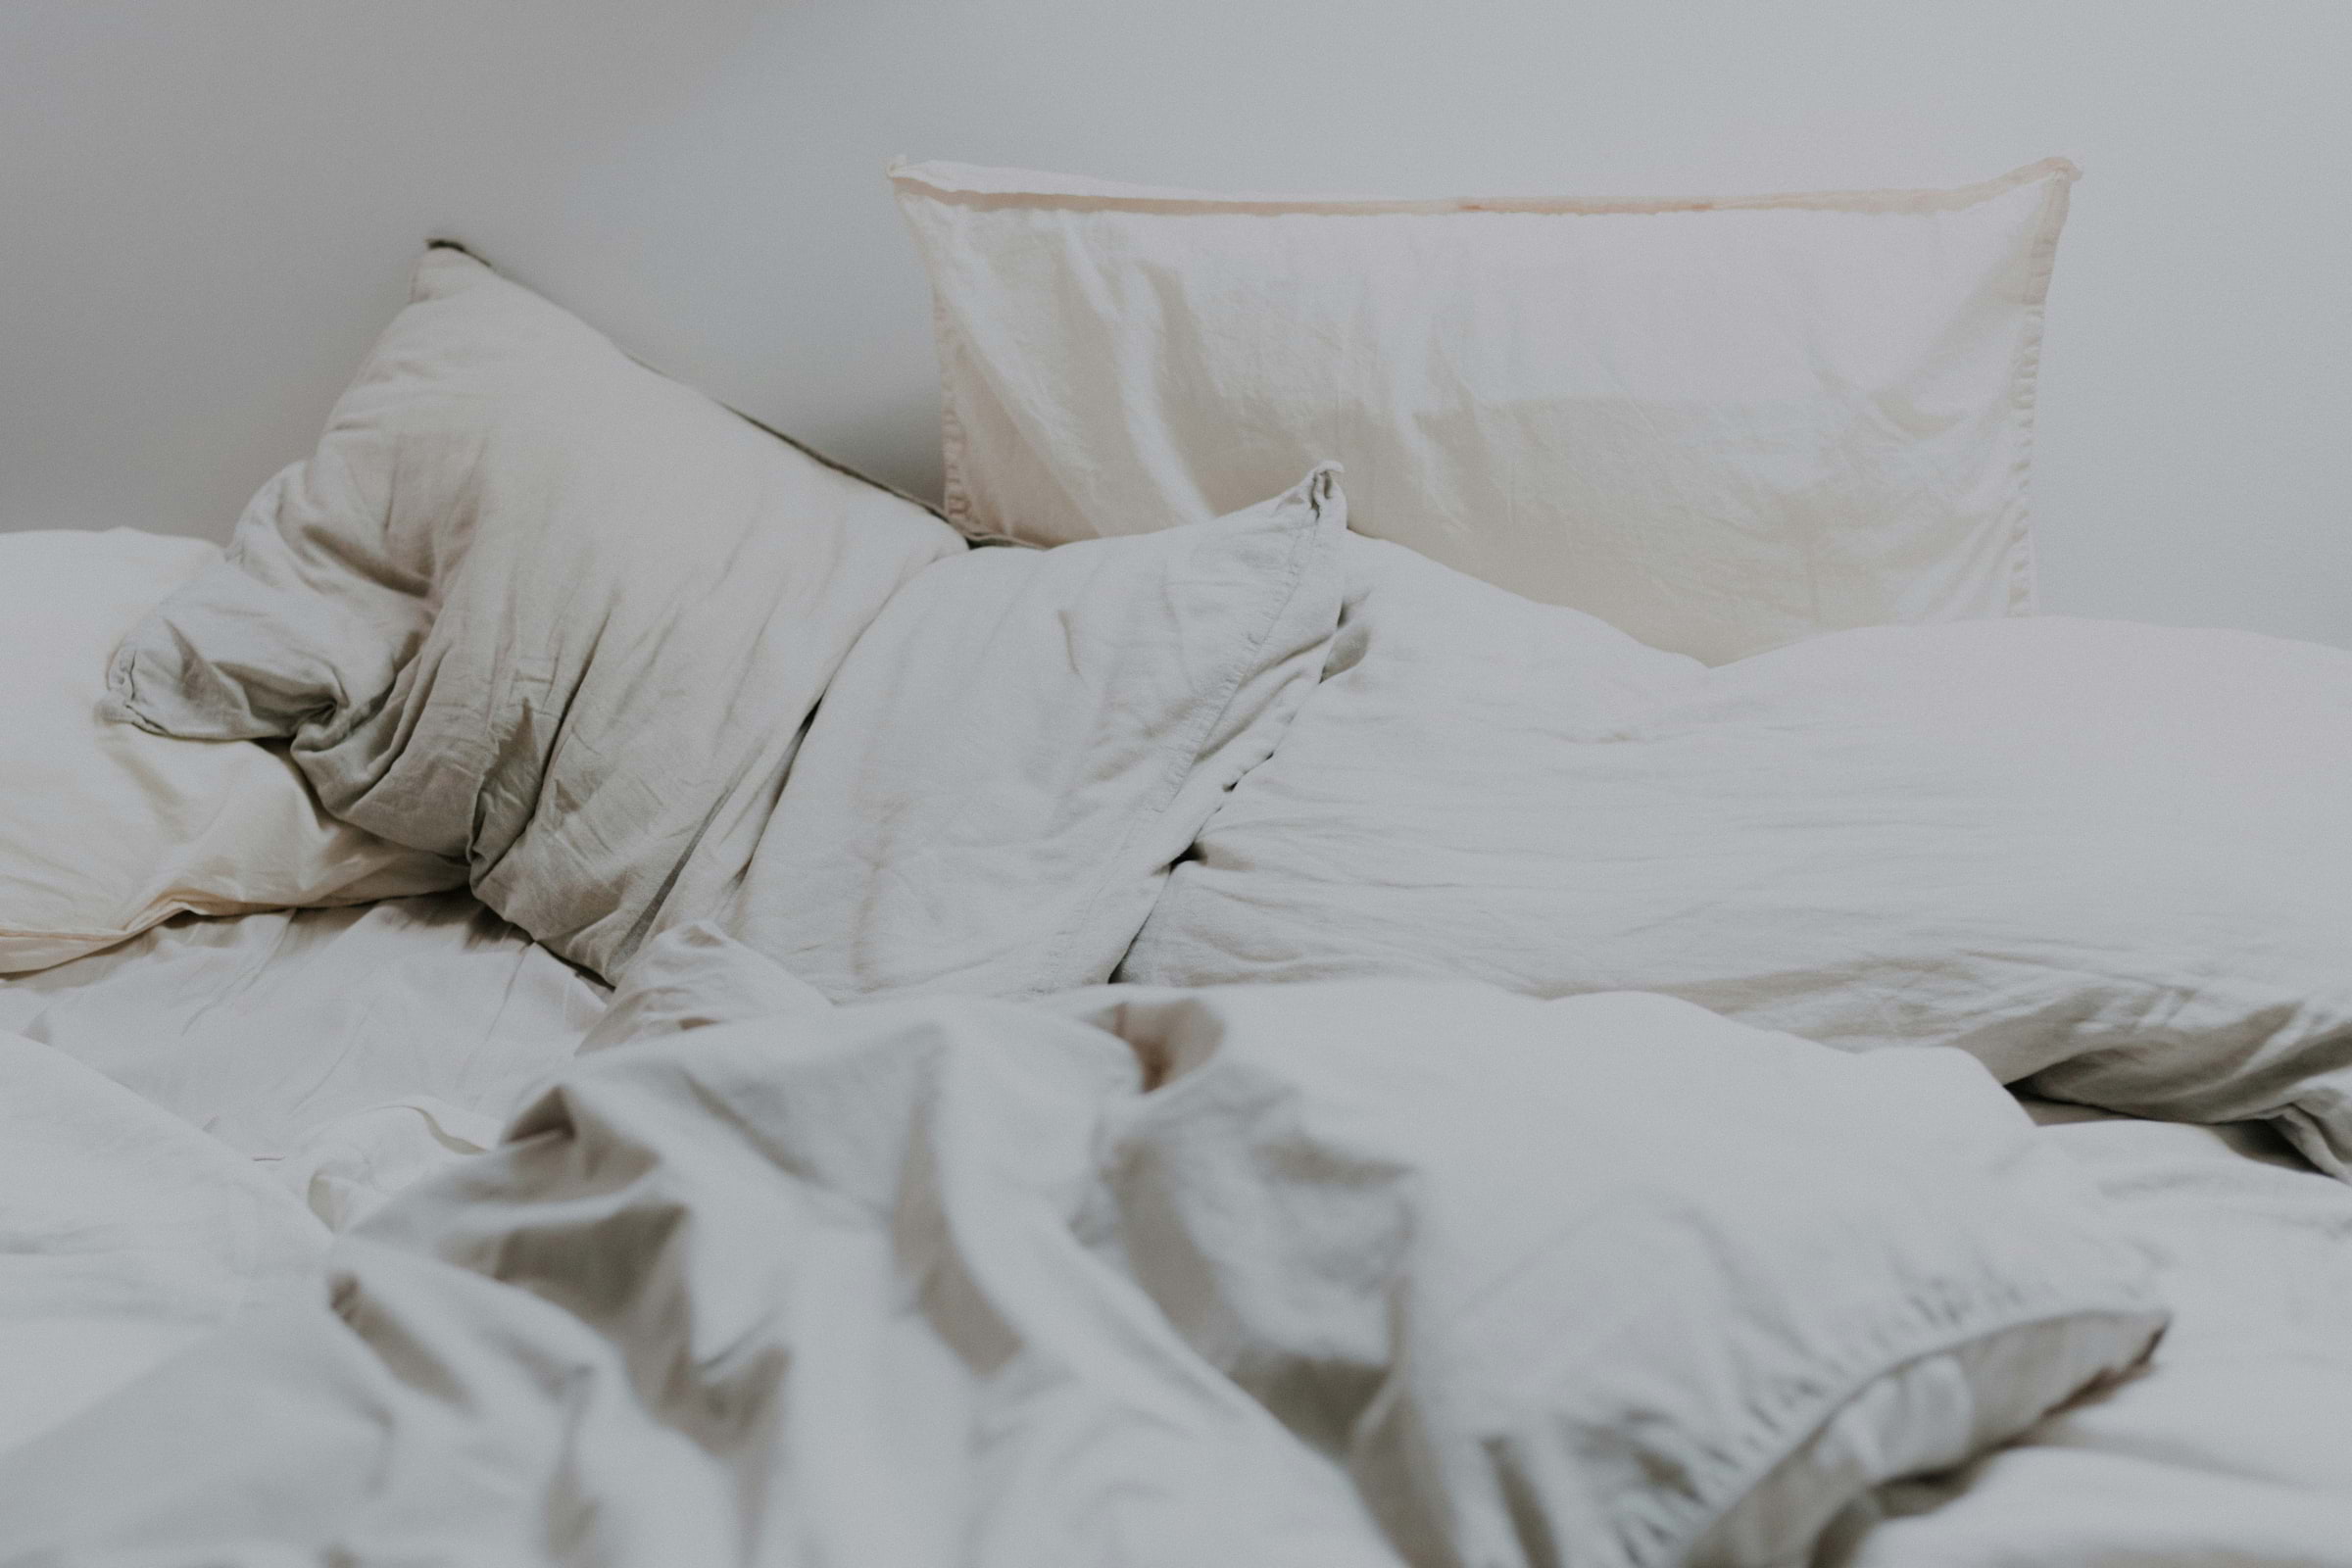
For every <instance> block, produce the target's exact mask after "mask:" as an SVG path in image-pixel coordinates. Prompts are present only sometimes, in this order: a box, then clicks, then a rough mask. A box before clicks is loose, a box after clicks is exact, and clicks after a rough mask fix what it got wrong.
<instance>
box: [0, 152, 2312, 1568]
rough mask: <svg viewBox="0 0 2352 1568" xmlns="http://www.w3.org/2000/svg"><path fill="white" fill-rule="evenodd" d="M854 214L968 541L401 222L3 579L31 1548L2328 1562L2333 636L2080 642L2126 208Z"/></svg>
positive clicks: (13, 1051)
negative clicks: (2070, 458)
mask: <svg viewBox="0 0 2352 1568" xmlns="http://www.w3.org/2000/svg"><path fill="white" fill-rule="evenodd" d="M894 177H895V178H896V180H897V182H898V189H899V193H900V199H901V202H902V205H903V207H904V208H905V209H906V210H907V216H908V218H909V221H910V225H911V226H912V228H913V230H914V233H915V236H916V239H917V242H918V244H919V245H920V246H921V247H922V248H923V249H924V251H925V254H926V259H927V261H928V262H929V263H930V265H931V267H932V270H933V280H934V285H935V291H936V293H937V296H938V301H939V309H940V332H941V354H942V363H943V368H945V369H946V372H947V396H948V404H949V419H948V426H947V429H948V442H949V453H950V491H949V496H948V499H947V504H946V506H945V507H944V509H941V510H940V511H934V510H933V509H931V508H930V507H928V506H927V505H926V504H923V503H920V502H917V501H914V500H911V499H909V498H907V497H904V496H900V495H897V494H895V493H892V492H889V491H887V490H885V489H883V488H882V487H879V486H875V485H872V484H870V483H867V482H866V481H863V480H861V479H859V478H858V476H856V475H854V474H851V473H848V472H847V471H845V470H842V469H840V468H839V467H838V466H835V465H832V464H830V463H829V462H827V461H826V460H823V459H822V458H820V457H818V456H816V455H814V454H811V453H809V452H808V451H806V450H805V449H803V448H800V447H799V446H798V445H797V444H795V443H793V442H791V441H790V440H789V439H788V438H783V437H779V436H778V435H777V434H776V433H775V432H773V431H769V430H767V429H765V428H764V427H761V426H758V425H756V424H754V423H753V422H751V421H749V420H746V419H744V418H742V417H739V416H737V415H734V414H733V413H731V412H730V411H727V410H725V409H723V408H720V407H718V406H717V405H715V404H712V403H711V402H710V401H709V400H707V399H704V398H702V397H700V395H699V394H696V393H694V392H692V391H691V390H690V389H688V388H686V387H684V386H682V385H680V384H679V383H677V382H675V381H672V380H670V379H668V378H666V377H663V376H662V375H659V374H658V373H656V372H654V371H653V370H651V369H650V368H646V367H644V366H642V365H639V364H637V363H636V362H634V361H632V360H630V359H629V358H628V357H626V356H625V355H623V354H621V353H620V352H619V351H618V350H616V349H615V348H613V345H612V344H611V343H610V342H608V341H607V340H605V339H604V338H603V337H602V336H601V335H599V334H597V333H595V332H594V331H593V330H592V329H590V328H588V327H587V326H586V325H585V324H584V323H581V322H579V321H578V320H577V319H574V318H572V317H570V316H569V315H568V314H567V313H565V312H564V311H562V310H561V309H560V308H558V307H556V306H555V305H553V304H552V303H551V302H548V301H546V300H544V299H541V298H540V297H538V296H537V295H535V294H532V293H531V292H530V291H529V290H527V289H524V288H522V287H521V286H520V285H519V284H517V283H515V281H513V280H512V279H510V278H507V277H504V276H502V275H501V274H500V273H498V272H497V271H496V270H493V269H492V268H490V267H489V266H488V265H487V264H486V263H484V262H482V261H481V260H480V259H478V258H476V257H474V256H472V255H470V254H469V253H467V252H466V251H465V250H464V249H463V248H462V247H457V246H454V245H446V244H445V245H438V246H436V247H434V248H432V249H430V250H428V251H427V252H426V254H425V256H424V257H423V259H422V260H421V261H420V263H419V265H418V269H417V280H416V285H415V289H414V292H413V297H412V301H411V303H410V305H409V307H408V308H407V310H405V311H404V312H403V313H402V314H401V316H400V317H399V318H398V319H396V320H395V321H394V323H393V324H392V326H391V327H390V328H388V329H387V332H386V334H385V336H384V338H383V340H382V341H381V342H380V343H379V345H378V347H377V350H376V352H375V354H374V355H372V356H371V357H370V359H369V361H368V364H367V365H366V366H365V367H363V369H362V371H361V373H360V376H359V378H358V380H356V381H355V383H354V385H353V387H352V389H351V390H350V391H349V392H347V393H346V395H345V399H344V401H343V403H342V404H341V405H339V407H338V409H337V411H336V413H335V415H334V416H333V417H332V418H331V419H330V421H329V425H328V428H327V432H326V434H325V436H324V437H323V438H322V441H321V445H320V449H319V453H317V454H315V455H314V456H313V458H311V459H310V460H308V461H307V462H305V463H302V464H297V465H295V466H292V467H290V468H288V469H287V470H285V471H284V472H283V473H281V474H279V475H278V476H277V477H276V478H274V479H272V480H271V481H270V484H269V485H268V486H266V487H265V488H264V490H263V491H262V492H261V494H260V495H259V496H257V497H256V499H255V502H254V504H253V506H252V508H251V509H249V511H248V513H247V514H246V515H245V517H244V518H243V519H241V520H240V522H239V525H238V529H237V533H236V536H235V538H234V540H233V542H232V544H231V546H230V547H229V549H228V550H227V551H226V552H221V551H219V550H215V549H213V548H212V547H209V546H200V545H197V544H194V543H193V542H189V541H167V540H161V539H159V538H157V537H156V536H151V535H140V534H135V533H129V532H119V533H117V534H111V535H103V536H101V535H30V534H27V535H12V536H7V537H5V538H0V562H5V563H7V564H9V565H10V567H11V568H12V569H11V570H10V571H9V572H8V573H6V574H0V596H8V595H13V596H14V600H13V601H12V602H11V604H6V605H0V612H8V613H0V662H4V663H5V664H6V665H7V667H8V669H9V671H10V673H11V674H12V676H13V677H14V678H15V681H16V686H17V690H18V692H19V694H20V695H19V698H18V700H17V708H16V713H17V715H18V717H19V720H20V721H19V722H18V723H17V724H15V725H14V726H12V730H11V732H10V733H9V734H7V735H0V764H5V766H0V777H5V778H6V779H7V780H8V781H9V786H8V787H9V790H10V792H11V793H10V804H11V812H10V814H9V816H8V818H7V820H6V821H5V822H0V1087H4V1089H5V1093H4V1094H0V1120H4V1121H5V1123H6V1126H5V1127H4V1128H0V1238H4V1242H5V1245H4V1247H0V1562H18V1561H23V1562H27V1563H31V1562H40V1563H75V1564H130V1563H140V1564H149V1563H167V1562H189V1563H195V1562H237V1563H252V1564H257V1565H259V1564H266V1563H274V1562H284V1561H293V1560H303V1561H310V1560H327V1561H349V1562H379V1561H380V1562H396V1561H446V1562H482V1563H507V1562H549V1563H556V1562H585V1561H597V1562H613V1563H636V1562H662V1563H700V1562H713V1563H716V1562H755V1561H756V1562H775V1563H803V1562H806V1563H825V1562H859V1563H888V1564H892V1565H894V1568H895V1565H898V1564H907V1565H909V1568H913V1565H918V1564H929V1563H938V1564H941V1565H943V1568H944V1565H947V1564H951V1563H987V1564H996V1563H1005V1564H1012V1563H1020V1564H1023V1565H1034V1564H1041V1563H1070V1564H1073V1565H1076V1564H1091V1563H1102V1562H1113V1561H1115V1562H1139V1563H1140V1562H1165V1563H1170V1564H1189V1563H1199V1562H1204V1561H1216V1562H1244V1561H1247V1562H1265V1563H1284V1564H1291V1563H1296V1564H1343V1563H1345V1564H1351V1565H1353V1564H1377V1563H1395V1564H1399V1565H1411V1568H1422V1565H1425V1564H1431V1565H1434V1564H1454V1563H1473V1562H1475V1563H1482V1564H1483V1563H1496V1564H1502V1563H1526V1564H1555V1563H1563V1562H1577V1563H1596V1564H1623V1565H1626V1568H1665V1565H1668V1564H1684V1563H1688V1564H1692V1565H1696V1568H1708V1565H1720V1564H1757V1565H1778V1564H1784V1563H1788V1564H1793V1563H1807V1564H1813V1565H1817V1568H1866V1565H1867V1568H1880V1565H1910V1564H1919V1563H1937V1564H1953V1565H1962V1564H1968V1565H1975V1564H1985V1565H1990V1564H2013V1563H2029V1562H2030V1563H2035V1564H2044V1563H2060V1564H2074V1563H2081V1564H2093V1563H2096V1564H2113V1563H2146V1564H2168V1565H2169V1564H2182V1565H2188V1564H2208V1563H2230V1564H2241V1563H2243V1564H2280V1565H2286V1564H2313V1563H2337V1562H2352V966H2347V965H2346V964H2345V962H2344V961H2343V960H2344V959H2345V958H2346V957H2347V956H2352V892H2347V890H2348V889H2352V812H2345V811H2344V810H2343V809H2342V808H2341V803H2340V801H2339V800H2338V799H2337V797H2338V795H2339V794H2340V780H2341V779H2342V778H2343V777H2344V776H2345V774H2346V772H2347V770H2352V656H2348V655H2345V654H2343V653H2341V652H2340V651H2338V650H2333V649H2324V648H2319V647H2316V646H2312V645H2305V644H2294V643H2284V642H2279V641H2277V640H2273V639H2264V638H2254V637H2248V636H2243V635H2240V634H2235V633H2226V632H2188V631H2176V630H2171V629H2166V628H2156V627H2140V626H2131V625H2126V624H2121V623H2103V622H2087V621H2074V620H2069V619H2066V618H2064V617H2054V616H2038V615H2034V614H2031V613H2029V612H2030V611H2031V610H2032V609H2033V605H2032V581H2031V564H2032V563H2031V539H2030V535H2029V534H2028V533H2027V531H2026V526H2025V516H2024V511H2023V487H2024V479H2025V469H2026V466H2027V459H2028V458H2029V457H2030V452H2031V439H2032V423H2031V401H2032V378H2033V374H2034V369H2035V368H2036V364H2037V360H2038V355H2039V327H2040V313H2041V309H2042V295H2041V290H2042V287H2043V286H2044V285H2045V284H2046V281H2047V274H2048V267H2049V262H2050V255H2051V252H2052V249H2053V247H2054V245H2055V241H2056V235H2057V230H2058V225H2059V223H2060V221H2062V220H2063V217H2064V210H2065V191H2066V187H2067V185H2068V184H2069V183H2070V182H2071V180H2072V178H2073V171H2072V169H2071V167H2069V166H2065V165H2063V164H2057V163H2052V164H2046V165H2037V166H2033V167H2032V168H2029V169H2027V170H2021V171H2019V172H2016V173H2014V174H2012V175H2009V176H2004V177H2003V178H2001V179H1998V180H1994V181H1989V182H1986V183H1985V184H1983V185H1980V186H1972V187H1966V188H1964V189H1962V190H1957V191H1943V192H1861V193H1814V194H1809V195H1800V196H1790V197H1773V198H1739V199H1730V200H1712V201H1663V202H1639V201H1632V202H1600V203H1593V202H1570V201H1558V200H1550V199H1529V200H1524V201H1522V200H1516V199H1506V200H1502V201H1485V200H1482V201H1476V202H1399V201H1386V200H1374V199H1358V198H1346V199H1341V198H1290V197H1278V196H1262V195H1245V196H1199V195H1195V194H1193V193H1186V192H1170V191H1158V190H1144V189H1138V188H1133V187H1114V186H1107V185H1104V184H1103V183H1102V182H1097V181H1085V180H1074V179H1069V178H1065V177H1060V176H1036V175H1029V174H1024V173H1021V172H1005V171H975V170H970V169H965V168H962V167H961V166H922V167H920V168H915V169H907V168H904V167H901V168H897V169H895V170H894ZM1268 246H1272V247H1274V250H1273V252H1272V253H1269V252H1268V250H1267V249H1266V247H1268ZM1396 255H1409V256H1410V257H1411V258H1412V260H1411V262H1410V265H1409V266H1407V267H1404V269H1403V270H1401V271H1400V270H1397V268H1398V266H1399V265H1401V264H1397V263H1396V262H1395V256H1396ZM1384 257H1386V258H1388V260H1386V261H1382V260H1381V259H1382V258H1384ZM1367 258H1371V259H1372V260H1371V261H1367ZM1563 271H1564V272H1565V273H1567V274H1572V275H1573V276H1575V277H1576V278H1577V279H1578V280H1579V281H1580V284H1581V285H1582V286H1583V287H1584V288H1586V289H1587V290H1588V291H1590V292H1592V293H1593V295H1594V296H1595V297H1597V298H1599V299H1601V300H1602V301H1603V302H1604V303H1605V302H1606V301H1607V300H1609V299H1617V300H1620V301H1622V300H1623V298H1624V297H1625V295H1626V291H1628V290H1642V291H1647V296H1646V297H1650V298H1651V301H1652V303H1653V304H1658V302H1663V305H1660V306H1659V308H1657V309H1653V310H1650V311H1648V312H1646V313H1632V314H1628V313H1626V312H1624V311H1621V310H1606V309H1603V310H1599V311H1587V310H1585V309H1584V307H1583V306H1582V305H1581V304H1579V305H1576V306H1573V307H1562V306H1557V305H1556V304H1555V303H1554V302H1551V301H1550V299H1549V296H1548V295H1545V294H1543V293H1542V292H1541V291H1533V292H1531V290H1530V286H1529V281H1528V280H1529V279H1530V278H1531V277H1536V276H1556V275H1560V274H1562V273H1563ZM1863 277H1867V278H1869V279H1871V280H1872V287H1871V288H1870V289H1868V290H1863V291H1861V293H1860V295H1859V296H1858V297H1854V298H1851V299H1841V298H1840V297H1839V295H1838V290H1836V289H1825V288H1824V287H1823V286H1822V285H1823V283H1824V281H1825V280H1838V279H1843V280H1845V281H1846V282H1847V283H1849V284H1850V283H1851V282H1852V281H1853V280H1855V279H1857V278H1863ZM1269 278H1272V279H1275V280H1277V281H1275V282H1273V283H1269V282H1268V281H1267V280H1268V279H1269ZM1433 278H1443V279H1446V280H1447V286H1446V288H1433V287H1432V284H1431V280H1432V279H1433ZM1400 280H1402V281H1403V282H1404V283H1405V285H1406V286H1401V287H1400V286H1399V285H1400ZM1678 290H1679V291H1680V292H1679V293H1678V292H1677V291H1678ZM1849 292H1851V291H1849ZM1147 298H1148V299H1149V301H1150V304H1149V305H1148V306H1147V304H1146V303H1145V301H1146V300H1147ZM1454 298H1460V299H1467V300H1472V301H1475V302H1478V307H1477V308H1476V309H1472V310H1469V311H1467V312H1466V313H1464V312H1456V311H1453V310H1452V308H1451V307H1450V306H1448V305H1447V304H1446V303H1445V302H1446V301H1447V300H1449V299H1454ZM1825 300H1826V301H1832V302H1834V303H1831V304H1825ZM1678 303H1679V306H1680V307H1687V310H1683V309H1666V308H1664V306H1673V305H1678ZM1709 313H1712V315H1710V314H1709ZM1277 320H1282V321H1288V322H1290V323H1291V324H1290V326H1289V327H1286V328H1283V329H1282V331H1280V332H1278V331H1276V329H1275V328H1274V326H1273V325H1271V324H1270V323H1272V322H1274V321H1277ZM1342 321H1345V322H1349V323H1353V324H1352V325H1348V326H1347V327H1346V329H1345V330H1343V328H1342V327H1341V326H1340V325H1338V324H1335V323H1338V322H1342ZM1677 323H1679V324H1677ZM1350 333H1362V334H1365V335H1366V336H1365V338H1364V341H1366V342H1369V343H1371V344H1373V345H1376V346H1377V348H1378V354H1377V355H1376V356H1375V358H1376V360H1377V363H1378V364H1379V365H1380V366H1381V367H1382V368H1383V370H1384V374H1383V375H1382V376H1380V377H1376V378H1374V380H1376V381H1377V383H1378V384H1377V386H1374V387H1373V388H1372V389H1371V390H1369V391H1368V390H1367V383H1366V380H1365V378H1364V377H1362V376H1361V375H1360V374H1358V373H1356V372H1357V371H1359V370H1360V369H1361V368H1362V365H1361V363H1360V358H1359V360H1356V361H1351V360H1350V357H1349V354H1348V352H1345V350H1346V348H1347V345H1348V344H1349V343H1350V342H1352V341H1354V339H1352V338H1351V337H1350V336H1349V334H1350ZM1547 334H1548V336H1549V338H1550V339H1551V340H1552V341H1551V342H1550V344H1549V347H1551V348H1554V349H1557V350H1558V351H1559V352H1558V353H1557V354H1556V355H1552V356H1546V355H1542V354H1538V355H1529V354H1525V353H1523V352H1521V351H1520V348H1513V347H1511V345H1520V346H1522V347H1523V346H1524V345H1526V344H1528V343H1530V342H1541V341H1543V340H1544V337H1545V336H1546V335H1547ZM1269 344H1273V345H1276V346H1277V347H1278V348H1279V349H1280V352H1268V345H1269ZM1301 345H1304V347H1301ZM1335 345H1338V346H1339V347H1340V349H1341V350H1342V351H1343V352H1340V353H1339V354H1338V355H1337V356H1336V360H1335V361H1334V362H1333V363H1324V361H1323V360H1322V359H1320V358H1318V357H1317V355H1316V354H1310V353H1309V352H1307V351H1308V350H1309V349H1313V350H1316V351H1318V353H1319V352H1320V351H1324V350H1330V349H1332V348H1333V347H1334V346H1335ZM1432 345H1438V346H1440V348H1441V349H1442V352H1434V353H1433V352H1428V351H1429V350H1430V348H1431V346H1432ZM1361 352H1365V351H1363V350H1362V349H1361V345H1360V344H1359V345H1358V353H1359V356H1360V353H1361ZM1171 365H1176V366H1179V367H1181V368H1182V370H1183V373H1175V372H1173V371H1171V370H1170V368H1169V367H1170V366H1171ZM1593 367H1598V369H1597V370H1595V369H1594V368H1593ZM1416 376H1418V377H1421V378H1422V379H1421V380H1420V381H1418V382H1416V381H1415V377H1416ZM1207 387H1213V388H1214V389H1215V390H1216V393H1217V395H1216V396H1215V397H1214V398H1204V397H1203V396H1202V395H1201V394H1202V389H1203V388H1207ZM1446 387H1451V388H1452V389H1453V390H1452V391H1450V392H1448V391H1446ZM1465 388H1466V389H1468V391H1467V392H1465V391H1464V389H1465ZM1473 394H1474V395H1473ZM1234 408H1241V409H1244V410H1248V411H1250V415H1251V417H1250V418H1249V419H1247V420H1244V421H1239V422H1236V421H1235V420H1234V417H1233V415H1232V412H1231V411H1232V410H1233V409H1234ZM1546 421H1548V422H1546ZM1563 451H1565V452H1572V453H1573V454H1574V456H1575V461H1574V462H1573V463H1570V464H1568V465H1567V466H1566V467H1565V468H1564V469H1563V468H1562V467H1561V466H1560V464H1559V461H1558V460H1559V454H1560V453H1561V452H1563ZM1465 454H1468V455H1469V456H1468V457H1465ZM1332 460H1337V461H1332ZM1497 475H1505V476H1509V478H1510V481H1511V482H1510V484H1508V485H1505V486H1504V487H1503V489H1502V490H1501V491H1497V490H1496V489H1495V485H1496V484H1497V483H1498V482H1499V481H1498V480H1497V478H1496V476H1497ZM1553 481H1556V483H1555V482H1553ZM1490 515H1491V516H1493V517H1494V518H1495V519H1496V520H1495V523H1494V525H1493V526H1491V527H1485V528H1479V527H1471V526H1467V525H1465V524H1462V523H1460V522H1458V521H1456V522H1451V523H1449V522H1447V521H1446V518H1448V517H1452V518H1457V519H1458V518H1461V517H1470V516H1490ZM1634 628H1638V629H1639V632H1640V635H1636V634H1635V631H1634V630H1633V629H1634Z"/></svg>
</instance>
